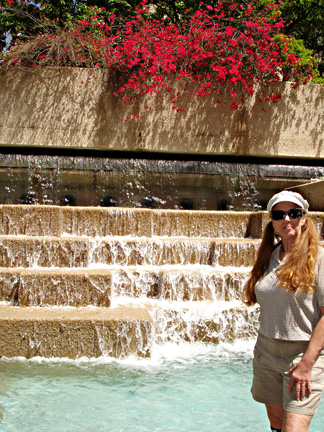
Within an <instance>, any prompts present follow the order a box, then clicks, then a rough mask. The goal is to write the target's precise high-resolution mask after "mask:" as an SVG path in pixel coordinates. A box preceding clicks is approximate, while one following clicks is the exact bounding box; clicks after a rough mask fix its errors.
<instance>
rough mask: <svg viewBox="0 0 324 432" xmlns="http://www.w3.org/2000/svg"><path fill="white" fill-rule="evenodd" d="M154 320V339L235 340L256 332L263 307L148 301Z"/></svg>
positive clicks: (159, 341)
mask: <svg viewBox="0 0 324 432" xmlns="http://www.w3.org/2000/svg"><path fill="white" fill-rule="evenodd" d="M133 304H136V303H135V302H134V301H132V299H130V298H128V299H122V300H121V302H120V303H118V305H119V306H121V305H122V306H127V307H131V306H132V305H133ZM145 306H146V308H147V310H148V311H149V313H150V315H151V316H152V319H153V327H154V336H155V339H154V342H155V343H156V344H164V343H166V342H170V341H172V342H183V341H186V342H198V341H202V342H208V343H220V342H232V341H234V340H235V339H250V338H251V337H252V338H254V337H256V335H257V330H258V327H259V314H260V309H259V306H258V305H255V306H251V307H248V306H246V305H244V304H243V303H242V302H241V301H238V300H236V301H235V300H234V301H221V300H218V301H217V302H214V301H203V302H190V303H181V302H170V303H166V302H163V301H162V302H161V301H159V300H151V301H148V302H146V303H145Z"/></svg>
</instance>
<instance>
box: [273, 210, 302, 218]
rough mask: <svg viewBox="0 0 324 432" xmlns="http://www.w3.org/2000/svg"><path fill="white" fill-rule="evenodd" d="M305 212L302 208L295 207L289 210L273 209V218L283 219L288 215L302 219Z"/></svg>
mask: <svg viewBox="0 0 324 432" xmlns="http://www.w3.org/2000/svg"><path fill="white" fill-rule="evenodd" d="M303 214H304V211H303V210H302V209H300V208H293V209H290V210H288V211H283V210H272V212H271V219H273V220H276V221H277V220H282V219H285V217H286V216H287V215H288V216H289V217H290V219H300V218H301V217H302V216H303Z"/></svg>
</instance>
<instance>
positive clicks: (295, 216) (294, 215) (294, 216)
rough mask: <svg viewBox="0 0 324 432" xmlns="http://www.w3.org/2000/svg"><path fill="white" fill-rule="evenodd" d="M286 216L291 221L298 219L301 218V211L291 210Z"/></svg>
mask: <svg viewBox="0 0 324 432" xmlns="http://www.w3.org/2000/svg"><path fill="white" fill-rule="evenodd" d="M288 215H289V217H290V218H291V219H300V218H301V217H302V216H303V210H301V209H298V208H296V209H291V210H289V212H288Z"/></svg>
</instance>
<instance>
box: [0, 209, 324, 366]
mask: <svg viewBox="0 0 324 432" xmlns="http://www.w3.org/2000/svg"><path fill="white" fill-rule="evenodd" d="M311 217H312V218H313V219H314V221H315V223H316V224H317V227H318V229H319V230H320V231H322V225H323V220H324V217H323V214H322V213H312V215H311ZM0 218H1V225H0V267H1V268H0V301H1V303H0V357H2V356H6V357H16V356H24V357H26V358H30V357H34V356H41V357H68V358H72V359H74V358H79V357H82V356H86V357H99V356H112V357H119V358H120V357H121V358H123V357H125V356H128V355H131V354H135V355H137V356H145V357H148V356H150V355H151V353H152V350H154V347H155V346H157V345H161V344H164V343H166V342H168V341H173V342H177V341H179V342H180V341H188V342H195V341H203V342H206V343H218V342H220V341H232V340H234V339H235V338H250V337H253V336H254V335H255V332H256V328H257V321H258V309H257V308H254V307H253V308H247V307H245V306H244V305H243V304H242V303H241V301H240V293H241V290H242V287H243V285H244V282H245V280H246V278H247V275H248V272H249V270H250V267H251V265H252V263H253V261H254V260H255V256H256V251H257V248H258V245H259V242H260V237H261V233H262V229H263V226H264V224H265V223H266V222H267V220H268V219H267V214H266V213H265V212H262V211H261V212H231V211H224V212H222V211H185V210H153V209H135V208H127V209H126V208H124V209H123V208H100V207H60V206H51V205H47V206H44V205H2V206H0Z"/></svg>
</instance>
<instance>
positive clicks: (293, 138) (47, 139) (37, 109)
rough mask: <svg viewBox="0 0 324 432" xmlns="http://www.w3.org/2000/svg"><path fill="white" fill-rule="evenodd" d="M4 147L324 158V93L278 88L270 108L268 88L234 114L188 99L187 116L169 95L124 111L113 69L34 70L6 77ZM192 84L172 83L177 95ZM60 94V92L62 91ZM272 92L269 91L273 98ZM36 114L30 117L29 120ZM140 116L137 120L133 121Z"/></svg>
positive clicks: (209, 101)
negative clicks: (174, 107) (178, 111)
mask: <svg viewBox="0 0 324 432" xmlns="http://www.w3.org/2000/svg"><path fill="white" fill-rule="evenodd" d="M1 85H2V88H1V93H2V94H1V96H2V97H1V100H0V111H1V119H0V145H2V146H13V147H15V146H20V147H40V148H46V147H49V148H77V149H80V148H82V149H100V150H122V151H123V150H124V151H142V152H143V151H146V152H167V153H176V154H179V153H180V154H199V155H201V154H206V155H220V154H224V155H234V156H236V155H244V156H246V155H253V156H263V157H278V158H285V157H299V158H315V159H319V158H323V157H324V150H323V135H324V129H323V125H324V121H323V113H324V106H323V101H324V96H323V95H324V87H323V86H320V85H315V84H307V85H304V86H300V87H299V88H298V89H297V90H294V89H293V88H292V86H291V83H289V82H278V83H277V84H274V85H273V86H272V89H271V90H273V91H274V93H280V94H281V95H282V98H281V99H280V100H278V101H277V103H276V104H272V103H271V104H270V105H269V104H266V105H265V111H262V106H263V105H262V104H261V103H260V99H264V95H263V94H262V90H263V88H261V87H260V88H256V89H255V93H254V95H253V97H248V98H245V101H244V103H243V105H242V107H241V108H240V109H239V110H231V109H230V104H231V100H230V97H229V96H228V97H227V96H226V92H225V91H224V92H223V93H224V95H225V96H224V98H225V100H224V102H223V103H222V104H218V103H217V102H216V100H215V98H213V97H209V98H199V99H196V98H194V97H193V98H192V97H188V95H184V97H183V98H182V99H181V105H182V106H183V107H184V112H183V113H182V114H180V115H179V114H176V113H175V112H174V110H172V104H171V103H170V98H169V93H167V92H160V93H159V94H157V95H153V97H151V99H150V106H151V107H152V109H151V110H147V109H145V107H146V105H147V101H146V100H143V98H142V99H141V98H140V99H138V100H137V101H136V103H134V104H130V105H129V104H123V101H122V98H116V97H115V96H113V92H114V91H116V89H117V88H119V87H120V83H118V82H116V81H115V80H114V78H113V77H112V76H110V75H109V71H107V70H95V71H91V70H90V69H82V68H73V69H70V68H64V69H63V70H62V71H61V72H60V71H59V69H58V68H33V69H32V70H30V71H28V70H26V69H19V70H18V69H16V70H11V71H10V73H8V74H3V75H2V76H1ZM184 85H185V86H186V87H188V89H189V88H191V90H192V91H193V93H194V90H195V88H194V87H193V86H192V85H191V84H190V83H188V82H187V81H183V80H182V81H181V80H180V81H178V82H177V81H170V87H173V88H174V91H175V93H176V92H177V91H178V89H179V90H181V89H182V88H183V86H184ZM58 89H59V90H60V91H57V90H58ZM268 91H269V87H268V86H267V88H266V92H267V93H268ZM31 113H32V115H31ZM134 114H138V115H139V118H138V120H136V121H127V122H125V119H126V118H127V117H129V118H131V117H132V116H133V115H134Z"/></svg>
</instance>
